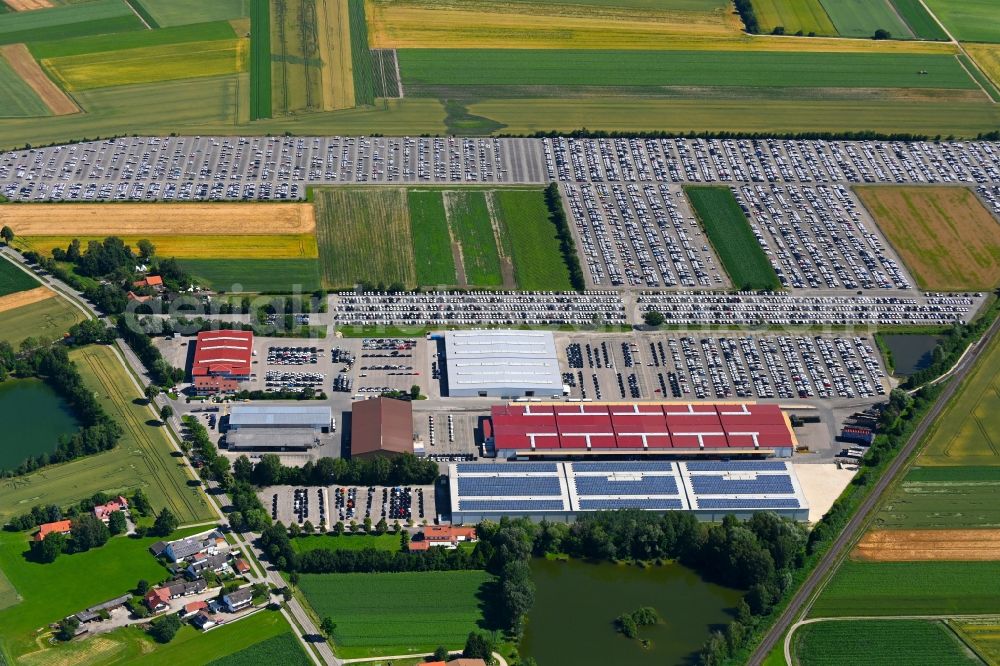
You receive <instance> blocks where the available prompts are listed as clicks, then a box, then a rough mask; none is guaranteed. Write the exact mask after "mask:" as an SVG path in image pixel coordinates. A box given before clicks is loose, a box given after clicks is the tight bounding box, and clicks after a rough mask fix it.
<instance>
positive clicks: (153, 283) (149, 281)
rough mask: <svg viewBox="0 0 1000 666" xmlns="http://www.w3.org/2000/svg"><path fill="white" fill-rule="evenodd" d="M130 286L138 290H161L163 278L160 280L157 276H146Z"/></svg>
mask: <svg viewBox="0 0 1000 666" xmlns="http://www.w3.org/2000/svg"><path fill="white" fill-rule="evenodd" d="M132 285H133V286H135V287H140V288H142V287H153V288H155V289H157V290H159V289H162V288H163V278H161V277H160V276H159V275H147V276H146V277H144V278H143V279H141V280H136V281H135V282H133V283H132Z"/></svg>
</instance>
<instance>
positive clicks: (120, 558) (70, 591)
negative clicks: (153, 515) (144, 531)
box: [0, 528, 204, 663]
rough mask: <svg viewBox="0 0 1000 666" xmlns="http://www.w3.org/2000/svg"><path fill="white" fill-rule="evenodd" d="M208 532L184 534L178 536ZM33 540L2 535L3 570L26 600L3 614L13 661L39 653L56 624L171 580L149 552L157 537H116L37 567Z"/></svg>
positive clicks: (2, 636)
mask: <svg viewBox="0 0 1000 666" xmlns="http://www.w3.org/2000/svg"><path fill="white" fill-rule="evenodd" d="M203 529H204V528H189V529H186V530H180V531H178V532H177V533H175V534H174V537H175V538H179V537H181V536H185V535H190V534H193V533H197V532H199V531H202V530H203ZM29 538H30V536H29V535H28V534H27V533H24V532H0V569H2V570H3V572H4V573H5V574H6V576H7V578H9V579H10V582H11V583H12V584H13V585H14V587H15V588H16V589H17V591H18V593H20V595H21V597H22V600H21V601H20V602H19V603H17V604H16V605H14V606H12V607H9V608H7V609H6V610H4V611H0V626H2V627H3V631H2V632H0V649H2V653H6V654H7V655H10V656H21V655H24V654H26V653H28V652H35V651H37V650H39V649H40V645H41V644H40V643H36V642H35V636H34V634H35V632H36V631H38V630H40V629H44V628H46V627H47V626H48V625H49V623H51V622H56V621H58V620H59V619H61V618H64V617H66V616H67V615H70V614H72V613H75V612H77V611H80V610H83V609H85V608H87V607H88V606H92V605H94V604H98V603H100V602H102V601H106V600H108V599H111V598H113V597H116V596H119V595H121V594H123V593H125V592H126V591H128V590H131V589H133V588H134V587H135V585H136V582H137V581H138V580H139V579H140V578H145V579H146V580H148V581H150V582H154V583H155V582H159V581H161V580H165V579H166V578H168V577H169V576H168V572H167V570H166V569H164V568H163V565H162V564H160V563H159V562H158V561H157V560H156V559H154V558H153V556H152V555H150V553H149V546H150V545H151V544H152V543H153V542H155V541H157V540H158V537H148V538H144V539H131V538H128V537H124V536H119V537H113V538H112V539H111V540H110V541H108V543H106V544H105V545H104V546H102V547H100V548H95V549H94V550H90V551H87V552H85V553H74V554H72V555H62V556H60V557H59V558H58V559H57V560H56V561H55V562H53V563H51V564H37V563H35V562H31V561H29V560H28V559H27V558H26V557H25V556H24V555H25V552H26V551H27V550H28V540H29ZM46 656H50V655H46ZM44 661H45V660H44V659H43V660H42V661H38V662H35V663H44ZM48 663H53V662H52V661H49V662H48Z"/></svg>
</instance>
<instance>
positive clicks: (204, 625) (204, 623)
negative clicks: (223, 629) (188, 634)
mask: <svg viewBox="0 0 1000 666" xmlns="http://www.w3.org/2000/svg"><path fill="white" fill-rule="evenodd" d="M191 624H193V625H194V627H195V629H201V630H202V631H205V630H207V629H211V628H212V627H214V626H215V625H216V624H218V622H216V621H215V620H214V619H212V616H211V615H209V614H208V613H206V612H205V611H200V612H199V613H198V614H197V615H195V616H194V617H193V618H191Z"/></svg>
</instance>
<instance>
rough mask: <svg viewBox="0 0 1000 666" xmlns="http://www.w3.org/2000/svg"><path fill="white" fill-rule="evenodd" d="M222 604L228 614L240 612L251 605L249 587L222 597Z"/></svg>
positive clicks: (251, 598) (251, 594)
mask: <svg viewBox="0 0 1000 666" xmlns="http://www.w3.org/2000/svg"><path fill="white" fill-rule="evenodd" d="M222 603H223V605H224V606H225V607H226V610H227V611H229V612H230V613H235V612H237V611H241V610H243V609H244V608H246V607H247V606H249V605H250V604H251V603H253V590H252V589H250V588H249V587H244V588H240V589H239V590H236V591H235V592H230V593H229V594H227V595H225V596H224V597H222Z"/></svg>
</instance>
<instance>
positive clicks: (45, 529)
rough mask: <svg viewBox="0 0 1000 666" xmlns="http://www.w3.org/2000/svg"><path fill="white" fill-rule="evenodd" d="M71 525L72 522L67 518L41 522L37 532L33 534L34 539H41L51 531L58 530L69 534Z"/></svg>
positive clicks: (60, 532)
mask: <svg viewBox="0 0 1000 666" xmlns="http://www.w3.org/2000/svg"><path fill="white" fill-rule="evenodd" d="M72 527H73V523H72V522H71V521H69V520H57V521H55V522H54V523H42V524H41V525H39V526H38V534H36V535H35V541H42V540H43V539H45V537H47V536H48V535H50V534H52V533H53V532H58V533H59V534H69V531H70V529H71V528H72Z"/></svg>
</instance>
